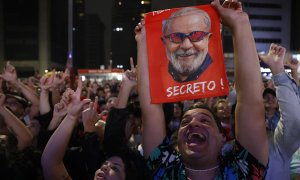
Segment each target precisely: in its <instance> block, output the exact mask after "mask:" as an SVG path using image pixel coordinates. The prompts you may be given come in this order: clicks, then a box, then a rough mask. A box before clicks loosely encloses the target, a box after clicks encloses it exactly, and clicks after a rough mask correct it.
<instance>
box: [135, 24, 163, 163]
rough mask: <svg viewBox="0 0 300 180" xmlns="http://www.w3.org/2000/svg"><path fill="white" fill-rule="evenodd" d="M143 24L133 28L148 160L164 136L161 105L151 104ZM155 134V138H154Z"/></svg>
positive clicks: (144, 144) (144, 147)
mask: <svg viewBox="0 0 300 180" xmlns="http://www.w3.org/2000/svg"><path fill="white" fill-rule="evenodd" d="M144 25H145V23H144V21H142V22H141V23H139V24H138V26H136V28H135V33H136V36H135V39H136V41H137V52H138V53H137V66H138V71H137V78H138V92H139V100H140V105H141V110H142V121H143V123H142V131H143V149H144V157H145V158H148V157H149V155H150V153H151V152H152V151H153V150H154V148H156V147H157V146H158V145H159V144H160V143H161V142H162V141H163V139H164V138H165V136H166V125H165V120H164V112H163V108H162V105H161V104H151V99H150V86H149V71H148V56H147V44H146V30H145V27H144ZM154 134H155V136H154Z"/></svg>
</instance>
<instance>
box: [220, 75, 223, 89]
mask: <svg viewBox="0 0 300 180" xmlns="http://www.w3.org/2000/svg"><path fill="white" fill-rule="evenodd" d="M220 84H221V89H222V90H224V82H223V78H221V80H220Z"/></svg>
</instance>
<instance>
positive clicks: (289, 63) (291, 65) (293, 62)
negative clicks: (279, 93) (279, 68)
mask: <svg viewBox="0 0 300 180" xmlns="http://www.w3.org/2000/svg"><path fill="white" fill-rule="evenodd" d="M298 64H299V62H298V60H297V59H294V58H292V57H289V58H288V59H287V61H286V63H285V64H284V65H285V66H287V67H289V68H291V70H292V71H297V69H298Z"/></svg>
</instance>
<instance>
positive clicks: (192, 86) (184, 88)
mask: <svg viewBox="0 0 300 180" xmlns="http://www.w3.org/2000/svg"><path fill="white" fill-rule="evenodd" d="M222 82H223V80H222V79H221V81H220V86H221V89H224V87H223V86H224V85H223V83H222ZM216 87H217V83H216V82H215V81H202V82H195V83H188V84H184V85H179V86H171V87H168V88H167V89H166V92H167V97H172V96H173V97H174V96H178V95H186V94H196V93H206V92H207V91H213V90H215V89H216Z"/></svg>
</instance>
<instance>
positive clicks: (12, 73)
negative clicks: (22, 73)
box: [0, 61, 40, 119]
mask: <svg viewBox="0 0 300 180" xmlns="http://www.w3.org/2000/svg"><path fill="white" fill-rule="evenodd" d="M0 77H2V78H3V79H4V80H6V81H8V82H10V83H11V84H12V85H13V86H15V87H17V88H18V89H19V90H20V91H21V93H22V94H23V95H24V96H25V97H26V99H27V100H29V101H30V102H31V104H32V105H31V107H30V113H29V117H30V119H33V117H35V116H37V115H38V114H39V103H40V101H39V97H38V94H37V92H35V91H34V90H33V89H31V88H30V87H28V86H26V85H25V84H23V83H22V82H21V81H18V79H17V78H18V77H17V71H16V69H15V67H14V66H13V65H11V64H10V63H9V61H8V62H7V63H6V66H5V68H4V71H3V73H2V75H0Z"/></svg>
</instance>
